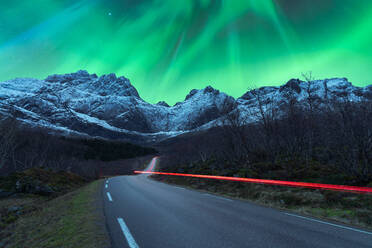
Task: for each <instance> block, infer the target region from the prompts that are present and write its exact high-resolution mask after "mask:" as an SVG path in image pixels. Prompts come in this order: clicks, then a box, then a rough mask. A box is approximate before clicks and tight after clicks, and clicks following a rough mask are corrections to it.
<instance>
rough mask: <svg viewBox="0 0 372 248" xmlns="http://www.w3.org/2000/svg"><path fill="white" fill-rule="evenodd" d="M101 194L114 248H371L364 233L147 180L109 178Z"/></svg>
mask: <svg viewBox="0 0 372 248" xmlns="http://www.w3.org/2000/svg"><path fill="white" fill-rule="evenodd" d="M153 162H154V160H153ZM150 166H151V164H150V165H149V167H150ZM151 167H153V166H151ZM103 190H104V193H105V215H106V220H107V226H108V228H109V232H110V235H111V239H112V244H113V247H115V248H119V247H120V248H121V247H130V248H136V247H142V248H152V247H155V248H167V247H170V248H177V247H202V248H208V247H212V248H217V247H239V248H241V247H253V248H260V247H273V248H281V247H296V248H299V247H311V248H314V247H316V248H322V247H327V248H329V247H335V248H343V247H345V248H354V247H365V248H372V233H371V232H369V231H366V230H361V229H356V228H352V227H348V226H345V225H339V224H335V223H331V222H324V221H321V220H318V219H314V218H308V217H302V216H300V215H295V214H291V213H287V212H284V211H279V210H275V209H271V208H266V207H262V206H258V205H255V204H252V203H249V202H245V201H240V200H232V199H229V198H224V197H220V196H215V195H212V194H206V193H202V192H198V191H194V190H189V189H184V188H180V187H176V186H172V185H167V184H164V183H160V182H156V181H154V180H151V179H150V178H148V177H147V176H146V175H137V176H120V177H114V178H110V179H108V180H107V181H106V183H105V186H104V188H103Z"/></svg>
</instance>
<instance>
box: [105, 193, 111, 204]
mask: <svg viewBox="0 0 372 248" xmlns="http://www.w3.org/2000/svg"><path fill="white" fill-rule="evenodd" d="M106 194H107V198H108V199H109V201H110V202H112V197H111V194H110V192H107V193H106Z"/></svg>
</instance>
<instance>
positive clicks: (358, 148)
mask: <svg viewBox="0 0 372 248" xmlns="http://www.w3.org/2000/svg"><path fill="white" fill-rule="evenodd" d="M305 83H306V84H307V85H308V87H307V91H306V92H305V95H306V99H305V101H301V102H298V101H297V98H296V97H295V96H294V93H293V92H294V90H296V87H295V86H296V84H295V83H293V82H292V83H291V82H289V83H288V84H287V85H285V86H284V87H282V90H283V91H286V99H284V100H283V101H282V102H281V103H280V104H279V105H276V106H274V105H273V101H271V99H265V98H264V96H263V94H262V92H261V91H260V90H252V91H250V94H248V96H247V97H249V98H250V100H251V101H255V102H257V104H258V107H257V109H251V110H250V111H249V115H245V114H244V113H242V112H240V111H239V110H235V111H234V110H233V109H234V106H229V105H228V104H226V105H225V106H224V108H225V112H226V118H225V119H224V120H223V125H222V126H220V127H215V128H213V129H210V130H207V131H202V132H198V133H193V134H185V135H183V136H179V137H176V138H174V139H172V140H167V141H165V142H163V143H162V144H160V146H159V149H160V150H161V151H162V152H163V153H164V154H165V155H163V156H162V157H161V159H160V163H159V165H160V168H158V170H160V171H169V172H179V173H192V174H208V175H221V176H233V177H234V176H235V177H249V178H261V179H277V180H290V181H304V182H315V183H329V184H344V185H357V186H367V187H372V97H371V98H370V99H369V100H364V101H355V99H351V98H350V96H349V93H348V92H347V91H346V90H343V89H342V87H341V88H340V89H339V90H340V91H339V93H338V94H339V95H338V98H337V99H334V98H331V97H329V95H327V92H325V93H324V94H325V96H324V97H323V98H320V97H318V96H316V95H315V94H314V88H313V85H312V82H311V80H310V79H308V80H306V82H305ZM232 110H233V111H232ZM248 119H255V120H256V121H255V122H253V123H251V124H249V125H247V124H246V123H247V122H246V120H248ZM153 177H154V178H155V179H157V180H161V181H164V182H168V183H174V184H179V185H185V186H188V187H191V188H194V189H198V190H206V191H209V192H213V193H216V194H222V195H225V196H230V197H237V198H242V199H248V200H250V201H254V202H257V203H260V204H264V205H268V206H273V207H278V208H283V209H290V210H293V211H296V212H299V213H303V214H309V215H313V216H317V217H321V218H328V219H333V220H337V221H342V222H345V223H350V224H355V225H359V226H364V227H369V228H372V208H371V204H372V195H370V194H366V195H363V194H352V193H343V192H333V191H322V190H313V189H301V188H290V187H282V186H268V185H257V184H248V183H240V182H227V181H218V180H211V179H197V178H187V177H174V176H160V175H154V176H153Z"/></svg>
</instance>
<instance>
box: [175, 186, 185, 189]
mask: <svg viewBox="0 0 372 248" xmlns="http://www.w3.org/2000/svg"><path fill="white" fill-rule="evenodd" d="M173 187H175V188H177V189H185V188H181V187H178V186H173Z"/></svg>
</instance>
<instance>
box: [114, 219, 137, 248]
mask: <svg viewBox="0 0 372 248" xmlns="http://www.w3.org/2000/svg"><path fill="white" fill-rule="evenodd" d="M118 222H119V225H120V227H121V230H122V231H123V233H124V236H125V238H126V239H127V242H128V245H129V247H130V248H139V246H138V244H137V242H136V240H134V238H133V236H132V234H131V233H130V231H129V228H128V227H127V225H126V224H125V222H124V220H123V219H122V218H118Z"/></svg>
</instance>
